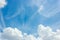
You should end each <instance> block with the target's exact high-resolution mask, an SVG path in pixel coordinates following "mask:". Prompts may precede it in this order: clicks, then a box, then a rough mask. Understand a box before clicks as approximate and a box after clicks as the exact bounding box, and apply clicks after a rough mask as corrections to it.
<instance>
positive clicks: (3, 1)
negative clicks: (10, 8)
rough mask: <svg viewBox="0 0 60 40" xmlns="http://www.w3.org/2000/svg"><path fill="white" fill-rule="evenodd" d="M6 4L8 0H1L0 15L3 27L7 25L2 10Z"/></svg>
mask: <svg viewBox="0 0 60 40" xmlns="http://www.w3.org/2000/svg"><path fill="white" fill-rule="evenodd" d="M6 4H7V2H6V0H0V17H1V23H2V25H3V27H5V23H4V17H3V13H2V11H1V9H2V8H4V6H5V5H6ZM1 28H2V27H1Z"/></svg>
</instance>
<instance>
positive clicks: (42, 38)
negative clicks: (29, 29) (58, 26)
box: [0, 24, 60, 40]
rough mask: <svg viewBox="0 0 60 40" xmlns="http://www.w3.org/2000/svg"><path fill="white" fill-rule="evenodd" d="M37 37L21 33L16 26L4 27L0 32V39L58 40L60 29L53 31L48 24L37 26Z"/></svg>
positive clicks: (59, 39) (59, 38)
mask: <svg viewBox="0 0 60 40" xmlns="http://www.w3.org/2000/svg"><path fill="white" fill-rule="evenodd" d="M37 34H38V37H36V36H34V35H32V34H29V35H28V34H27V33H22V31H20V30H18V29H17V28H11V27H9V28H5V29H4V30H3V32H0V40H60V30H56V32H53V31H52V29H51V28H50V27H49V26H46V27H45V26H44V25H41V24H40V25H39V26H38V32H37Z"/></svg>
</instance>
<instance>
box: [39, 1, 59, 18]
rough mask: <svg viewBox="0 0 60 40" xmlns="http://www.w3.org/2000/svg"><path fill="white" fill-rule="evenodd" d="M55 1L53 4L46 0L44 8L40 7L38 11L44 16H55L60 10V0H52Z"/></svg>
mask: <svg viewBox="0 0 60 40" xmlns="http://www.w3.org/2000/svg"><path fill="white" fill-rule="evenodd" d="M51 2H53V3H54V5H53V3H52V4H51V3H49V1H46V3H45V4H43V10H42V11H41V10H40V9H38V13H39V14H40V15H42V16H44V17H47V18H49V17H52V16H55V15H56V14H57V13H58V12H60V6H59V5H60V1H59V0H57V1H56V2H54V1H51Z"/></svg>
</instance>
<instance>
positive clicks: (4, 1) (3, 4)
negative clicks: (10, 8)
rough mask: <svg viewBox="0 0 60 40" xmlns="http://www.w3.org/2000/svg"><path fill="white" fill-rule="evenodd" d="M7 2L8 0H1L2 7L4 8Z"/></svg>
mask: <svg viewBox="0 0 60 40" xmlns="http://www.w3.org/2000/svg"><path fill="white" fill-rule="evenodd" d="M6 4H7V3H6V0H0V8H3V7H4V6H5V5H6Z"/></svg>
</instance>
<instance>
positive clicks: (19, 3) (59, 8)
mask: <svg viewBox="0 0 60 40" xmlns="http://www.w3.org/2000/svg"><path fill="white" fill-rule="evenodd" d="M6 1H7V5H6V6H5V7H4V8H2V9H1V11H2V14H3V18H4V23H5V25H6V26H5V27H13V28H15V27H16V28H18V29H20V30H22V31H23V32H27V33H33V31H34V32H36V29H37V26H38V25H39V24H43V25H47V26H51V27H52V28H53V29H56V28H59V29H60V0H45V1H44V0H37V1H36V0H6ZM0 25H1V26H3V24H2V22H1V19H0ZM57 26H58V27H57ZM2 28H4V27H2ZM31 30H33V31H31Z"/></svg>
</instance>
